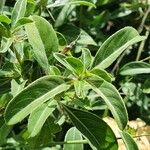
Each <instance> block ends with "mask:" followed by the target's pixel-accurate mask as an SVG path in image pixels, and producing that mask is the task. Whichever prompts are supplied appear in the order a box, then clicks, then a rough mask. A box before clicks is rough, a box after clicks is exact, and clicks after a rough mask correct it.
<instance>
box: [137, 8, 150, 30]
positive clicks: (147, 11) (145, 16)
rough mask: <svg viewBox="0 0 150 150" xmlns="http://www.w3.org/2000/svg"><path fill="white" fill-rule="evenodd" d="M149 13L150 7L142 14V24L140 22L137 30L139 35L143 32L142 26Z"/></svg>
mask: <svg viewBox="0 0 150 150" xmlns="http://www.w3.org/2000/svg"><path fill="white" fill-rule="evenodd" d="M149 13H150V6H149V7H148V9H147V10H146V12H145V13H144V16H143V19H142V22H141V24H140V26H139V29H138V31H139V33H141V32H142V31H143V28H144V24H145V21H146V19H147V17H148V15H149Z"/></svg>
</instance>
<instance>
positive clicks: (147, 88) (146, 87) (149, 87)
mask: <svg viewBox="0 0 150 150" xmlns="http://www.w3.org/2000/svg"><path fill="white" fill-rule="evenodd" d="M143 93H146V94H150V79H147V80H146V81H145V82H144V84H143Z"/></svg>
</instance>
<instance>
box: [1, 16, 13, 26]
mask: <svg viewBox="0 0 150 150" xmlns="http://www.w3.org/2000/svg"><path fill="white" fill-rule="evenodd" d="M0 22H4V23H7V24H10V23H11V20H10V19H9V18H8V17H7V16H5V15H0Z"/></svg>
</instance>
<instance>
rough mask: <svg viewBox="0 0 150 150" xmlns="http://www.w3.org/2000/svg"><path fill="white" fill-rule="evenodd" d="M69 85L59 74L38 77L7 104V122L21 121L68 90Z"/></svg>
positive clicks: (10, 123)
mask: <svg viewBox="0 0 150 150" xmlns="http://www.w3.org/2000/svg"><path fill="white" fill-rule="evenodd" d="M69 87H70V86H69V85H67V84H66V83H65V82H64V80H63V79H62V77H59V76H45V77H42V78H40V79H37V80H36V81H34V82H33V83H31V84H30V85H28V86H27V87H26V88H24V90H23V91H21V92H20V93H19V94H18V95H16V97H14V98H13V99H12V100H11V101H10V103H9V104H8V105H7V108H6V110H5V120H6V122H7V124H9V125H12V124H15V123H18V122H20V121H21V120H23V119H24V118H25V117H26V116H28V115H29V114H30V113H31V112H32V111H33V110H34V109H36V108H37V107H38V106H40V105H41V104H42V103H44V102H46V101H47V100H49V99H51V98H53V97H55V96H56V95H58V94H60V93H62V92H64V91H66V90H68V89H69Z"/></svg>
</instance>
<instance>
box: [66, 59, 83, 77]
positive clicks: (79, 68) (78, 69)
mask: <svg viewBox="0 0 150 150" xmlns="http://www.w3.org/2000/svg"><path fill="white" fill-rule="evenodd" d="M65 60H66V62H67V63H68V65H69V66H70V67H69V68H68V69H70V70H71V71H73V72H75V73H76V74H77V75H80V74H82V73H83V72H84V65H83V63H82V61H81V60H80V59H78V58H75V57H67V58H66V59H65Z"/></svg>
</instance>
